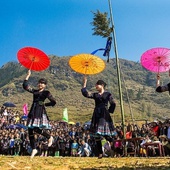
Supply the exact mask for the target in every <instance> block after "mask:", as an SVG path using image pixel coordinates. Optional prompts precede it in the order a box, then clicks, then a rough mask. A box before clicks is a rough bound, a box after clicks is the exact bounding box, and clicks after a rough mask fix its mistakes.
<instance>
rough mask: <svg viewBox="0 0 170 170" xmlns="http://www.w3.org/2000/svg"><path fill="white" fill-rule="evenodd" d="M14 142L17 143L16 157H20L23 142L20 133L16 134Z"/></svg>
mask: <svg viewBox="0 0 170 170" xmlns="http://www.w3.org/2000/svg"><path fill="white" fill-rule="evenodd" d="M14 142H15V155H19V154H20V151H21V144H22V140H21V138H20V136H19V134H18V133H17V134H16V137H15V141H14Z"/></svg>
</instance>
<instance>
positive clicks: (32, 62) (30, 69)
mask: <svg viewBox="0 0 170 170" xmlns="http://www.w3.org/2000/svg"><path fill="white" fill-rule="evenodd" d="M33 63H34V62H33V61H32V62H31V65H30V68H29V70H31V68H32V65H33Z"/></svg>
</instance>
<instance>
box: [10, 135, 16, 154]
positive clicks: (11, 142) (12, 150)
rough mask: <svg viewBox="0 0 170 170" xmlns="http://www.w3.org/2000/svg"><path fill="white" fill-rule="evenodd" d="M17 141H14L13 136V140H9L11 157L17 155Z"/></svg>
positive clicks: (12, 137)
mask: <svg viewBox="0 0 170 170" xmlns="http://www.w3.org/2000/svg"><path fill="white" fill-rule="evenodd" d="M14 149H15V139H14V135H13V134H12V135H11V138H10V140H9V154H10V155H14V154H15V150H14Z"/></svg>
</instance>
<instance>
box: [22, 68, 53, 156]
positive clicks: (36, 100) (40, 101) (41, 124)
mask: <svg viewBox="0 0 170 170" xmlns="http://www.w3.org/2000/svg"><path fill="white" fill-rule="evenodd" d="M30 75H31V71H30V70H28V74H27V76H26V78H25V80H24V82H23V88H24V89H25V90H26V91H28V92H30V93H33V103H32V106H31V109H30V111H29V114H28V118H27V126H28V134H29V140H30V145H31V148H32V153H31V158H33V157H34V156H35V155H36V154H37V152H38V150H37V149H36V144H35V138H34V132H36V133H38V134H41V135H43V136H45V137H46V138H47V139H48V147H50V146H51V145H52V142H53V137H52V136H51V135H50V134H49V133H47V132H46V131H45V129H46V130H47V129H50V125H49V119H48V116H47V112H46V109H45V107H46V106H54V105H55V104H56V101H55V99H54V98H53V96H52V95H51V93H50V92H49V91H48V90H45V88H46V85H47V80H46V79H44V78H41V79H40V80H39V81H38V89H33V88H31V87H30V85H29V84H28V79H29V77H30ZM46 98H48V99H49V101H50V102H48V103H45V99H46Z"/></svg>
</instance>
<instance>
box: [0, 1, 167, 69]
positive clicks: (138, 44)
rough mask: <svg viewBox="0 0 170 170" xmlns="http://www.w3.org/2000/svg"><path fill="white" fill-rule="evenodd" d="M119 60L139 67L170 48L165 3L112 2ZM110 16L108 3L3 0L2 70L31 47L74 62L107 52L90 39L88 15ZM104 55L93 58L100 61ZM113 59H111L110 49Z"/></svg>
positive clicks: (103, 41)
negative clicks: (144, 58) (151, 53)
mask: <svg viewBox="0 0 170 170" xmlns="http://www.w3.org/2000/svg"><path fill="white" fill-rule="evenodd" d="M111 4H112V12H113V19H114V25H115V31H116V40H117V49H118V56H119V58H123V59H127V60H131V61H140V57H141V55H142V54H143V53H144V52H145V51H146V50H148V49H150V48H155V47H166V48H169V47H170V10H169V7H170V1H169V0H142V1H141V0H111ZM97 10H99V11H101V12H108V13H109V5H108V0H1V1H0V59H1V63H0V66H2V65H3V64H5V63H7V62H9V61H17V51H18V50H19V49H21V48H23V47H26V46H31V47H36V48H39V49H41V50H42V51H44V52H45V53H46V54H47V55H51V54H53V55H56V56H60V57H63V56H72V55H76V54H79V53H91V52H92V51H94V50H96V49H98V48H103V47H105V44H106V38H102V37H100V36H94V35H92V33H93V31H92V25H91V24H90V22H92V21H93V14H92V12H91V11H93V12H96V11H97ZM102 54H103V52H101V51H100V52H98V53H96V55H97V56H99V57H102ZM110 55H111V58H114V57H115V55H114V52H113V46H112V50H111V53H110Z"/></svg>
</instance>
